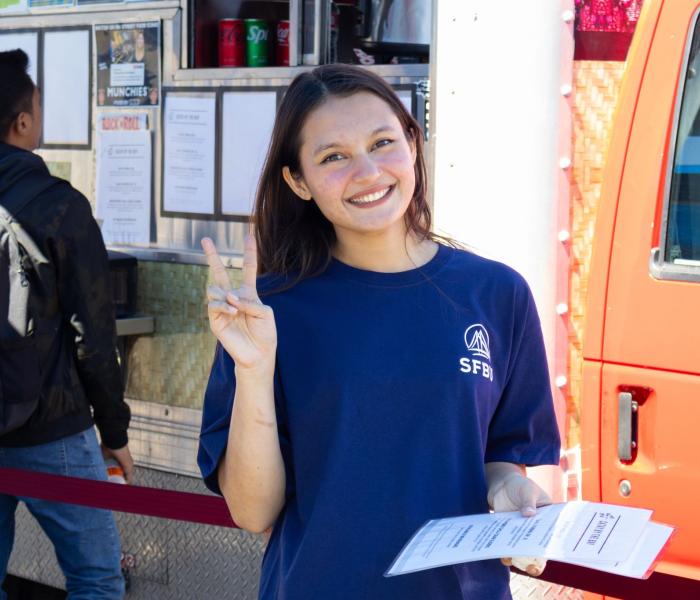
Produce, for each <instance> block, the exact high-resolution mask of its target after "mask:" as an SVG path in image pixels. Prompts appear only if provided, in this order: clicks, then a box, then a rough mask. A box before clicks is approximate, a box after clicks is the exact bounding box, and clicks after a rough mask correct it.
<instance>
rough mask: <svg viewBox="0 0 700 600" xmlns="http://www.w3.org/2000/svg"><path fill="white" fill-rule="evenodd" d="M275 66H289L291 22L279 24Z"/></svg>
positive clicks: (280, 22)
mask: <svg viewBox="0 0 700 600" xmlns="http://www.w3.org/2000/svg"><path fill="white" fill-rule="evenodd" d="M275 64H276V65H279V66H280V67H288V66H289V21H278V22H277V43H276V44H275Z"/></svg>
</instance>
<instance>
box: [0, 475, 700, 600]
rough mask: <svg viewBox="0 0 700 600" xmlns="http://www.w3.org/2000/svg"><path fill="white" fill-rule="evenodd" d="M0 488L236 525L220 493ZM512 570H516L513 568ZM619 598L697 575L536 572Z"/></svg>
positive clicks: (24, 478) (672, 593)
mask: <svg viewBox="0 0 700 600" xmlns="http://www.w3.org/2000/svg"><path fill="white" fill-rule="evenodd" d="M0 494H10V495H12V496H20V497H21V496H27V497H31V498H41V499H43V500H52V501H55V502H68V503H70V504H80V505H82V506H93V507H96V508H105V509H107V510H114V511H117V512H127V513H134V514H141V515H146V516H149V517H160V518H162V519H175V520H178V521H188V522H191V523H202V524H204V525H216V526H219V527H237V526H236V524H235V523H234V522H233V520H232V519H231V515H230V513H229V511H228V508H227V507H226V503H225V502H224V500H223V499H222V498H219V497H217V496H207V495H204V494H193V493H190V492H176V491H173V490H159V489H156V488H148V487H141V486H137V485H120V484H116V483H108V482H104V481H92V480H90V479H78V478H75V477H64V476H62V475H53V474H50V473H40V472H36V471H24V470H19V469H6V468H0ZM513 570H514V571H515V572H518V573H520V571H518V570H517V569H513ZM538 579H542V580H544V581H549V582H551V583H555V584H559V585H564V586H567V587H572V588H575V589H580V590H586V591H588V592H593V593H597V594H603V595H606V596H612V597H614V598H622V599H624V600H627V599H629V600H657V599H658V598H673V599H674V600H675V599H676V598H678V599H681V598H683V599H684V598H700V581H696V580H694V579H686V578H683V577H674V576H672V575H667V574H665V573H653V574H652V575H651V577H649V579H646V580H640V579H632V578H629V577H621V576H619V575H612V574H610V573H603V572H601V571H595V570H592V569H586V568H585V567H578V566H574V565H569V564H566V563H560V562H556V561H549V563H548V564H547V568H546V569H545V571H544V573H543V574H542V575H541V576H540V577H539V578H538Z"/></svg>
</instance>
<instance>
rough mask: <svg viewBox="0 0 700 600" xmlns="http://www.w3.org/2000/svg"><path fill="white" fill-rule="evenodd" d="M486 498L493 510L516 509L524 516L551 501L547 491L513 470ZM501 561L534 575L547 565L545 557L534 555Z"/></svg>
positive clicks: (529, 514)
mask: <svg viewBox="0 0 700 600" xmlns="http://www.w3.org/2000/svg"><path fill="white" fill-rule="evenodd" d="M488 499H489V504H490V505H491V507H492V508H493V510H494V512H507V511H514V510H518V511H520V514H521V515H523V516H524V517H531V516H533V515H534V514H536V512H537V507H538V506H544V505H546V504H551V503H552V500H551V498H550V497H549V495H548V494H547V492H545V491H544V490H543V489H542V488H541V487H540V486H539V485H537V484H536V483H535V482H534V481H532V479H529V478H527V477H525V476H524V475H522V474H520V473H519V472H515V471H514V472H511V473H508V474H507V475H506V476H505V477H504V478H503V479H502V481H500V482H497V483H496V484H495V485H494V489H493V490H489V498H488ZM501 562H502V563H503V564H504V565H506V566H508V567H509V566H511V565H513V566H514V567H516V568H518V569H520V570H521V571H525V572H527V573H528V574H529V575H532V576H535V577H536V576H538V575H541V574H542V572H543V571H544V568H545V566H546V565H547V560H546V559H545V558H541V557H535V556H516V557H513V558H502V559H501Z"/></svg>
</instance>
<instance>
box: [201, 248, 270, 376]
mask: <svg viewBox="0 0 700 600" xmlns="http://www.w3.org/2000/svg"><path fill="white" fill-rule="evenodd" d="M202 248H203V249H204V253H205V254H206V256H207V262H208V263H209V269H210V270H211V273H212V278H213V280H214V284H213V285H210V286H209V287H208V288H207V299H208V314H209V326H210V327H211V330H212V333H213V334H214V335H215V336H216V338H217V339H218V340H219V342H221V345H222V346H223V347H224V349H225V350H226V352H228V353H229V355H230V356H231V358H233V360H234V362H235V363H236V369H237V370H239V369H245V370H251V371H254V372H258V373H259V372H267V373H272V372H273V370H274V366H275V353H276V350H277V327H276V326H275V316H274V314H273V312H272V309H271V308H270V307H269V306H266V305H264V304H263V303H262V302H261V301H260V298H259V297H258V291H257V286H256V279H257V274H258V273H257V271H258V261H257V247H256V243H255V237H254V236H253V235H252V234H251V235H248V236H247V237H246V241H245V253H244V255H243V283H242V285H241V287H239V288H238V289H235V290H234V289H232V287H231V282H230V280H229V277H228V273H227V272H226V267H225V266H224V263H223V262H222V261H221V257H220V256H219V254H218V253H217V251H216V247H215V246H214V242H213V241H212V240H211V239H210V238H203V239H202Z"/></svg>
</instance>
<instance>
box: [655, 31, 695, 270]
mask: <svg viewBox="0 0 700 600" xmlns="http://www.w3.org/2000/svg"><path fill="white" fill-rule="evenodd" d="M699 23H700V20H696V21H695V27H694V32H693V36H692V41H691V43H690V49H689V52H688V62H687V68H686V73H685V83H684V86H683V97H682V100H681V110H680V116H679V119H678V124H677V130H676V148H675V153H674V159H673V168H672V171H671V187H670V193H669V202H668V212H667V226H666V236H665V246H664V255H663V256H664V261H665V262H666V263H672V264H676V265H687V266H697V267H700V26H699Z"/></svg>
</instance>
